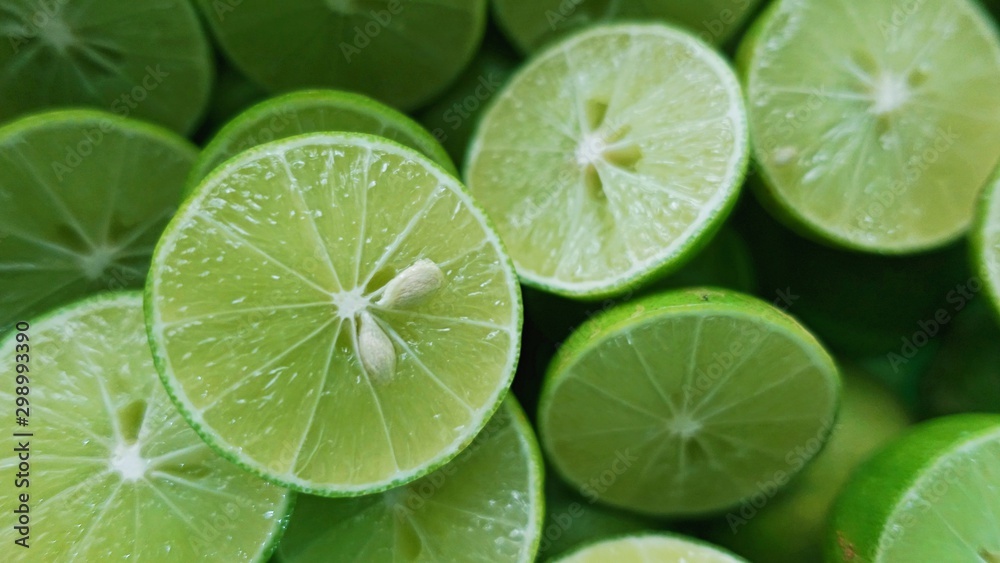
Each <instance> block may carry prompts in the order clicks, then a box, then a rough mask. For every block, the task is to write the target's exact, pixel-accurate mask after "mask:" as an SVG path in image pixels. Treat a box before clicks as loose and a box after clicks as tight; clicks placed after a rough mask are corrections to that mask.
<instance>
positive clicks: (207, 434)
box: [144, 133, 523, 497]
mask: <svg viewBox="0 0 1000 563" xmlns="http://www.w3.org/2000/svg"><path fill="white" fill-rule="evenodd" d="M315 140H325V141H329V142H337V141H341V142H348V143H350V142H355V143H358V144H367V145H371V146H378V147H380V148H386V149H387V150H390V151H394V152H396V153H397V154H399V155H402V156H405V157H407V158H409V159H412V160H417V161H420V162H423V163H424V164H425V166H427V168H428V169H429V170H431V171H433V172H434V173H435V174H437V175H438V177H439V179H440V181H441V182H442V184H448V185H451V186H453V187H454V188H455V191H454V193H455V194H456V195H457V196H458V197H459V198H460V199H461V200H462V201H463V203H464V204H465V205H466V206H467V208H468V209H469V210H470V211H471V212H472V213H473V214H474V215H475V216H476V218H477V219H478V220H479V221H480V223H481V224H482V225H483V227H484V230H485V232H487V233H489V235H490V242H491V243H492V244H493V245H494V246H495V247H496V248H497V250H498V251H499V252H498V256H499V257H500V258H501V259H502V262H503V265H504V266H505V267H504V268H503V270H504V276H505V278H506V279H507V283H508V286H509V287H511V288H512V291H511V297H512V298H513V300H514V302H513V303H512V306H511V311H512V318H511V319H510V327H511V334H512V342H513V345H512V346H511V349H510V353H509V357H508V365H507V366H506V368H505V370H504V371H505V372H506V374H507V375H506V377H505V378H504V380H503V382H502V385H501V386H499V387H498V388H497V391H496V393H495V396H494V398H493V399H492V400H491V401H489V402H488V405H486V407H485V408H484V409H483V411H482V415H481V417H480V418H479V419H478V420H475V421H473V422H474V423H473V424H470V425H469V427H470V428H472V429H473V430H474V431H472V432H467V434H466V435H465V436H463V437H461V438H460V439H457V440H456V441H455V442H453V443H452V445H451V447H449V448H446V449H445V450H443V451H442V452H441V454H440V456H439V457H438V458H436V459H435V460H434V461H433V462H432V463H429V464H426V465H425V466H423V467H420V468H417V469H416V470H413V471H410V472H408V473H403V474H401V475H398V476H397V477H395V478H392V479H389V480H385V481H384V482H382V483H378V484H375V485H370V486H364V487H336V486H333V487H331V486H329V485H327V486H321V485H318V484H314V483H309V482H304V481H300V480H297V479H293V478H289V477H288V476H278V475H275V474H274V473H273V472H271V471H269V470H268V469H267V468H266V467H262V466H261V464H259V463H253V462H250V461H248V460H247V459H245V458H244V457H241V456H240V455H239V453H238V452H239V451H240V449H239V447H238V446H237V445H234V444H229V443H227V442H225V441H224V440H222V439H220V438H219V437H218V436H216V435H215V433H213V432H212V431H211V430H210V429H209V428H208V427H207V425H206V424H205V423H204V421H202V420H201V418H200V417H199V416H198V415H197V414H196V413H195V412H194V409H193V408H192V405H191V404H190V401H189V400H188V399H187V397H186V395H185V394H184V393H183V391H182V390H181V389H179V385H177V384H176V382H175V381H174V380H173V378H172V369H171V367H170V363H169V359H168V357H167V354H166V352H165V350H164V349H163V346H162V344H161V342H160V341H159V340H160V336H159V334H158V327H159V326H160V325H161V324H162V320H161V319H160V317H159V314H158V311H157V310H156V308H155V307H154V301H155V297H154V296H155V295H156V292H157V291H156V288H157V276H155V275H153V274H154V273H155V269H156V263H157V261H158V260H157V257H158V256H162V255H165V254H167V253H168V252H169V251H170V249H171V245H172V244H173V243H174V241H173V238H174V237H175V236H176V233H175V231H176V230H179V229H180V226H179V224H178V222H177V219H178V218H183V217H186V216H188V215H190V214H192V213H194V212H195V211H196V210H197V208H198V206H199V205H201V204H202V200H204V199H206V198H207V197H208V194H209V193H210V190H211V188H212V186H213V185H214V184H215V183H217V182H219V181H221V180H222V179H223V178H226V177H227V176H229V175H230V174H231V173H232V171H233V170H235V169H236V168H238V167H239V165H240V163H241V162H244V161H248V160H252V159H254V158H257V157H260V156H266V155H272V154H280V149H281V148H282V147H290V146H294V145H295V144H296V143H306V142H309V141H315ZM496 233H497V231H496V228H495V227H494V226H493V223H492V222H491V220H490V218H489V216H488V215H487V214H486V212H485V211H484V210H483V209H482V208H481V207H480V206H479V204H478V203H477V202H476V201H475V200H474V199H473V198H472V196H471V194H469V193H468V191H467V190H466V188H465V187H464V185H462V184H461V183H460V182H459V181H457V180H456V179H455V178H454V177H453V176H452V174H451V173H450V172H449V171H448V170H446V169H445V168H444V167H442V166H441V165H439V164H437V163H435V162H433V161H431V160H429V159H428V158H427V157H426V156H424V155H421V154H420V153H418V152H417V151H416V150H414V149H412V148H410V147H406V146H404V145H402V144H400V143H397V142H395V141H392V140H390V139H385V138H383V137H378V136H375V135H368V134H363V133H311V134H304V135H297V136H294V137H289V138H286V139H282V140H279V141H274V142H271V143H266V144H263V145H258V146H256V147H254V148H252V149H249V150H247V151H245V152H243V153H241V154H239V155H236V156H234V157H233V158H231V159H229V160H228V161H226V162H225V163H224V164H222V165H220V166H218V167H216V168H215V169H214V170H213V171H212V172H210V173H209V174H208V176H207V177H206V178H205V179H204V180H203V181H202V182H201V184H199V186H198V187H197V188H196V189H195V191H194V193H192V194H191V195H190V196H189V197H188V198H187V199H186V200H185V201H184V202H183V203H182V205H181V207H180V209H179V210H178V211H177V213H176V215H175V221H172V222H171V223H170V225H168V227H167V229H166V230H165V231H164V233H163V236H162V237H161V238H160V240H159V242H158V243H157V246H156V249H155V250H154V252H153V271H151V272H150V275H149V277H148V278H147V283H146V287H145V301H144V306H145V315H146V325H147V334H148V336H149V342H150V347H151V349H152V352H153V360H154V364H155V366H156V369H157V371H158V373H159V374H160V378H161V380H162V381H163V384H164V386H165V388H166V390H167V394H168V395H169V396H170V399H171V400H172V401H173V402H174V405H175V406H176V407H177V408H178V410H179V411H180V413H181V415H182V416H183V418H184V419H185V420H186V421H187V422H188V424H190V425H191V427H192V428H194V430H195V431H196V432H197V433H198V434H199V435H200V436H201V438H202V439H203V440H204V441H205V442H206V443H207V444H208V445H209V446H210V447H211V448H212V449H213V450H215V451H216V453H218V454H219V455H221V456H222V457H224V458H226V459H228V460H229V461H231V462H233V463H235V464H237V465H238V466H240V467H242V468H243V469H244V470H246V471H248V472H250V473H252V474H254V475H256V476H258V477H260V478H262V479H265V480H267V481H269V482H271V483H274V484H277V485H279V486H282V487H286V488H289V489H291V490H294V491H297V492H302V493H307V494H311V495H316V496H326V497H353V496H360V495H367V494H374V493H380V492H384V491H387V490H390V489H393V488H396V487H399V486H401V485H405V484H406V483H409V482H411V481H414V480H416V479H419V478H421V477H424V476H426V475H427V474H429V473H432V472H433V471H435V470H437V469H439V468H440V467H442V466H444V465H446V464H447V463H448V462H450V461H451V460H453V459H454V458H455V457H457V456H458V455H459V454H460V453H461V452H462V450H464V449H465V448H466V447H468V446H469V444H471V443H472V441H473V440H474V439H475V436H476V434H478V432H479V431H481V430H482V428H483V427H485V426H486V424H487V423H488V422H489V420H490V418H491V417H492V416H493V415H494V414H495V413H496V412H497V410H498V409H499V408H500V407H501V405H502V404H503V402H504V398H505V397H506V395H507V392H508V389H509V388H510V384H511V382H512V381H513V378H514V372H515V369H516V366H517V361H518V357H519V355H520V351H521V339H520V334H521V331H522V325H523V313H522V312H523V301H522V297H521V291H520V286H519V285H518V283H517V276H516V274H515V273H514V272H515V270H514V264H513V262H512V261H511V259H510V255H509V254H508V253H507V252H506V249H505V248H504V245H503V241H502V240H501V238H500V237H499V236H498V235H497V234H496Z"/></svg>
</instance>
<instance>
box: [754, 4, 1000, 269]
mask: <svg viewBox="0 0 1000 563" xmlns="http://www.w3.org/2000/svg"><path fill="white" fill-rule="evenodd" d="M831 30H834V31H833V32H831ZM740 50H741V53H740V57H739V58H740V60H741V62H742V63H743V64H742V66H743V70H744V74H745V79H746V88H747V98H748V107H749V112H750V125H751V136H752V138H753V141H754V150H755V154H756V159H757V161H758V162H759V163H760V170H761V174H762V176H763V178H764V180H765V181H764V183H763V184H764V185H763V186H762V189H761V190H760V192H761V195H762V196H763V199H764V200H765V201H766V202H767V203H768V204H769V206H770V207H771V208H772V209H773V210H774V211H775V212H776V214H777V215H778V216H779V217H780V218H782V219H783V220H785V221H786V222H788V223H789V224H791V225H793V226H795V227H797V228H799V229H800V230H803V231H806V232H808V233H809V234H812V235H814V236H817V237H819V238H822V239H824V240H826V241H829V242H832V243H835V244H837V245H840V246H845V247H848V248H852V249H859V250H865V251H872V252H878V253H884V254H889V253H892V254H898V253H908V252H916V251H920V250H926V249H929V248H933V247H938V246H942V245H944V244H946V243H948V242H949V241H952V240H954V239H957V238H958V237H959V236H960V235H962V234H964V233H965V232H966V231H967V230H968V228H969V225H970V223H971V222H972V217H973V209H974V207H975V203H976V197H977V195H978V194H979V191H980V189H981V188H982V186H983V185H984V184H985V182H986V181H987V179H988V178H989V175H990V174H991V173H992V171H993V168H994V167H995V166H996V164H997V161H998V159H1000V146H998V145H997V142H996V139H997V138H998V137H1000V99H998V98H997V97H996V96H995V95H994V92H996V91H998V90H1000V40H998V38H997V33H996V29H995V26H994V24H993V23H992V22H991V21H990V18H989V16H988V15H987V14H986V13H985V12H984V11H983V10H982V8H981V7H979V6H978V3H977V2H974V1H972V0H939V1H934V2H915V3H909V4H907V6H901V5H900V4H899V2H898V1H896V0H868V1H865V2H856V1H852V0H830V1H825V2H821V1H815V0H778V1H777V2H774V3H773V4H772V6H771V7H770V8H769V10H768V12H767V13H766V15H765V16H763V17H762V19H761V20H760V21H758V22H757V23H756V24H755V28H754V30H752V31H751V32H750V34H748V36H747V39H745V40H744V43H743V45H741V47H740Z"/></svg>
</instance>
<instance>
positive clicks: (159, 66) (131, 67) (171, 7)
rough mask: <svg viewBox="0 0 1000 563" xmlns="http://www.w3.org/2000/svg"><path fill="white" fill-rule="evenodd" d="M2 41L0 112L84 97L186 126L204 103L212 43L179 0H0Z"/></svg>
mask: <svg viewBox="0 0 1000 563" xmlns="http://www.w3.org/2000/svg"><path fill="white" fill-rule="evenodd" d="M122 22H142V25H141V27H136V26H135V25H134V23H133V24H132V25H122ZM154 30H155V31H154ZM0 43H3V45H4V48H3V49H0V121H5V120H7V119H9V118H11V117H13V116H16V115H18V114H22V113H27V112H33V111H37V110H41V109H45V108H50V107H54V106H89V107H96V108H104V109H110V110H111V111H113V112H115V113H116V114H118V115H120V116H127V117H139V118H142V119H148V120H151V121H155V122H157V123H161V124H163V125H165V126H167V127H170V128H171V129H173V130H175V131H177V132H180V133H187V132H189V131H191V129H193V128H194V126H195V124H196V123H197V121H198V120H199V119H200V118H201V116H202V113H203V112H204V110H205V106H206V105H207V103H208V98H209V90H210V87H211V84H212V58H211V51H210V48H209V43H208V40H207V38H206V37H205V34H204V32H203V31H202V28H201V24H200V22H199V21H198V16H197V13H196V12H195V10H194V9H193V8H192V6H191V4H190V3H189V2H188V1H187V0H158V1H157V2H156V3H149V2H131V1H129V0H102V1H101V2H87V3H80V2H68V1H66V0H60V1H54V2H38V1H35V0H7V1H5V2H4V3H3V9H2V10H0Z"/></svg>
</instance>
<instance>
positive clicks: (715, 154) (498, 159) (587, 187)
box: [465, 24, 748, 298]
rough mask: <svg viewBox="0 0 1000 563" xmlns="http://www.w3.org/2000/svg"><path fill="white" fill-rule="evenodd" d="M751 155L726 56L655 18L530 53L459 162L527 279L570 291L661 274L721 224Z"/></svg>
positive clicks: (592, 294)
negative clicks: (532, 55) (652, 21)
mask: <svg viewBox="0 0 1000 563" xmlns="http://www.w3.org/2000/svg"><path fill="white" fill-rule="evenodd" d="M747 158H748V141H747V129H746V122H745V112H744V108H743V102H742V94H741V92H740V87H739V84H738V83H737V80H736V78H735V76H734V75H733V72H732V70H730V68H729V66H728V64H727V63H726V61H725V60H723V59H722V57H721V56H720V55H718V54H717V53H716V52H715V51H714V50H712V49H711V48H710V47H709V46H707V45H705V44H703V43H702V42H700V41H698V40H697V39H696V38H694V37H693V36H690V35H688V34H686V33H684V32H681V31H678V30H675V29H672V28H669V27H666V26H662V25H656V24H649V25H614V26H605V27H598V28H594V29H591V30H588V31H585V32H582V33H579V34H577V35H574V36H573V37H571V38H569V39H566V40H564V41H562V42H560V43H558V44H556V45H554V46H553V47H552V48H550V49H548V50H546V51H545V52H543V53H542V54H540V55H538V57H536V58H535V59H534V60H533V61H532V62H531V63H529V64H528V65H527V66H526V67H525V68H524V69H522V70H521V71H520V72H518V73H517V74H516V75H515V76H514V78H513V79H512V80H511V82H510V83H509V84H508V85H507V87H506V88H505V89H504V90H503V92H502V93H501V94H500V95H499V97H498V98H497V99H496V100H495V101H494V103H493V106H492V107H491V108H490V109H489V110H488V111H487V113H486V115H485V116H484V117H483V121H482V122H481V123H480V126H479V129H478V131H477V133H476V136H475V140H474V141H473V144H472V146H471V147H470V149H469V158H468V160H467V169H466V171H465V176H466V180H467V181H468V183H469V189H470V190H471V191H472V193H473V195H474V196H475V197H476V199H477V200H478V201H480V202H481V203H482V204H483V206H484V207H485V208H486V211H487V212H488V213H489V214H490V215H491V217H492V218H493V220H494V221H496V223H497V227H498V229H499V230H500V234H501V235H502V236H503V237H504V242H505V243H506V244H507V247H508V248H509V249H510V252H511V255H512V257H513V259H514V263H515V264H516V266H517V269H518V273H519V274H520V275H521V277H522V279H523V280H524V282H525V283H527V284H530V285H533V286H536V287H539V288H541V289H544V290H546V291H551V292H553V293H558V294H561V295H564V296H567V297H579V298H596V297H602V296H606V295H612V294H616V293H621V292H624V291H626V290H627V289H628V288H629V287H634V286H635V285H637V284H639V283H642V282H643V281H645V280H647V279H649V278H652V277H655V276H660V275H664V274H667V273H669V272H670V271H672V270H675V269H677V268H678V267H680V266H681V265H682V263H683V262H684V261H685V260H686V259H688V258H690V257H691V256H693V255H694V254H695V253H696V251H697V250H698V249H699V248H700V247H701V246H704V244H706V243H707V242H708V241H709V240H710V239H711V235H712V234H713V233H714V232H715V231H716V230H717V229H718V228H719V226H720V225H721V223H722V221H723V220H724V219H725V218H726V216H727V214H728V212H729V210H730V209H731V207H732V205H733V204H734V202H735V200H736V196H737V193H738V191H739V187H740V184H741V183H742V181H743V175H744V172H745V169H746V164H747Z"/></svg>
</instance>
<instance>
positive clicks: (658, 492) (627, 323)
mask: <svg viewBox="0 0 1000 563" xmlns="http://www.w3.org/2000/svg"><path fill="white" fill-rule="evenodd" d="M839 385H840V383H839V380H838V376H837V369H836V367H835V366H834V364H833V361H832V360H831V359H830V357H829V356H828V355H827V353H826V352H825V351H824V350H823V348H822V347H821V346H820V345H819V343H817V342H816V340H815V339H814V338H813V337H812V335H810V334H809V333H808V332H806V331H805V330H804V329H803V328H802V327H801V326H799V325H798V324H797V323H796V322H795V321H794V320H792V319H791V318H790V317H788V316H786V315H784V314H782V313H781V312H780V311H778V310H777V309H775V308H773V307H771V306H769V305H767V304H765V303H763V302H761V301H758V300H756V299H753V298H751V297H747V296H743V295H740V294H738V293H730V292H721V291H716V290H708V289H705V290H688V291H680V292H676V293H666V294H663V295H657V296H653V297H649V298H646V299H642V300H639V301H637V302H634V303H630V304H626V305H622V306H619V307H617V308H615V309H611V310H610V311H608V312H607V313H604V314H602V315H599V316H597V317H594V318H593V319H591V320H589V321H587V322H586V323H584V324H583V325H581V326H580V328H579V329H577V331H576V332H575V333H574V334H573V335H572V336H571V337H570V338H569V340H567V341H566V343H565V344H564V345H563V347H562V348H561V349H560V350H559V352H558V353H557V354H556V357H555V358H554V359H553V361H552V364H551V365H550V366H549V370H548V373H547V374H546V376H545V387H544V389H543V391H542V397H541V399H540V403H539V409H538V413H539V414H538V424H539V430H540V432H541V437H542V444H543V446H544V447H545V450H546V452H547V453H548V454H549V456H550V458H549V459H550V460H551V461H552V463H553V464H554V466H555V468H556V469H557V470H558V471H559V473H561V474H562V475H563V476H564V477H565V478H566V479H567V480H568V481H569V482H570V483H572V484H574V485H575V486H577V487H580V488H581V490H582V491H583V494H584V495H590V496H593V497H595V498H598V499H600V500H602V501H604V502H606V503H608V504H612V505H615V506H620V507H622V508H628V509H631V510H635V511H637V512H643V513H650V514H659V515H694V514H702V513H708V512H713V511H718V510H721V509H725V508H727V507H730V506H733V505H735V504H737V503H739V501H740V500H741V499H744V498H748V497H750V496H751V495H753V494H755V493H757V492H758V491H759V488H760V485H759V483H761V482H767V481H770V480H772V479H774V477H775V475H776V474H778V473H783V474H784V475H786V477H787V478H791V476H792V475H794V474H795V473H796V472H797V471H798V470H800V469H801V468H802V467H803V466H804V465H805V464H806V463H807V462H808V461H809V460H810V459H811V458H812V457H813V456H815V454H816V453H818V452H819V450H820V448H821V447H822V445H823V443H824V442H825V440H826V438H827V435H828V434H829V432H830V430H831V429H832V427H833V423H834V417H835V415H836V407H837V400H838V393H839Z"/></svg>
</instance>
